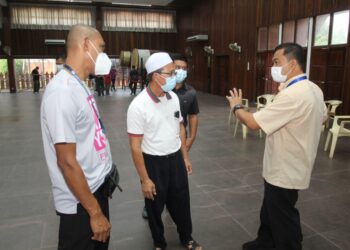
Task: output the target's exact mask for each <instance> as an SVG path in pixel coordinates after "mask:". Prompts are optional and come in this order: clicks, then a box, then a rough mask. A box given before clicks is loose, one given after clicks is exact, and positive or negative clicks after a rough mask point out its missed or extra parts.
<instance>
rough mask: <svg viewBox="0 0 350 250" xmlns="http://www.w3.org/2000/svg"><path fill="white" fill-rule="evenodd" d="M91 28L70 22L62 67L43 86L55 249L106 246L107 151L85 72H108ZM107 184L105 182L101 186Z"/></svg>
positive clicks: (101, 249) (99, 40)
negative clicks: (56, 233)
mask: <svg viewBox="0 0 350 250" xmlns="http://www.w3.org/2000/svg"><path fill="white" fill-rule="evenodd" d="M104 48H105V43H104V41H103V38H102V36H101V34H100V33H99V32H98V31H97V30H96V29H94V28H92V27H89V26H85V25H75V26H73V27H72V28H71V30H70V31H69V34H68V38H67V60H66V64H65V65H64V70H61V71H60V72H59V73H58V74H56V75H55V76H54V78H53V79H52V80H51V82H50V84H49V85H48V87H47V88H46V90H45V93H44V96H43V99H42V103H41V112H40V122H41V130H42V137H43V144H44V152H45V158H46V162H47V165H48V169H49V175H50V178H51V182H52V191H53V199H54V202H55V208H56V213H57V215H58V216H59V217H60V225H59V239H58V249H59V250H87V249H89V250H108V243H109V238H110V237H109V236H110V231H111V224H110V223H109V204H108V203H109V201H108V196H110V195H109V194H108V195H106V194H107V193H106V192H108V190H109V188H107V187H108V185H107V184H109V182H108V181H107V180H108V176H109V175H110V172H111V170H113V164H112V156H111V150H110V147H109V142H108V139H107V136H106V132H105V129H104V126H103V124H102V120H101V117H100V113H99V111H98V108H97V105H96V102H95V99H94V96H93V94H91V92H90V90H89V89H88V87H87V86H86V84H85V79H87V77H88V76H89V74H93V75H104V74H108V73H109V70H110V67H111V64H112V63H111V61H110V59H109V58H108V56H107V55H106V54H105V53H103V51H104ZM106 185H107V186H106Z"/></svg>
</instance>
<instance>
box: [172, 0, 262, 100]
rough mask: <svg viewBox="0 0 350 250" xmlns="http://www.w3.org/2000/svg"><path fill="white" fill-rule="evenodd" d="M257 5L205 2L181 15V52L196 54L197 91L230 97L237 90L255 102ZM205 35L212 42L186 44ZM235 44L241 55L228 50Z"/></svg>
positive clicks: (192, 66)
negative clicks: (211, 51)
mask: <svg viewBox="0 0 350 250" xmlns="http://www.w3.org/2000/svg"><path fill="white" fill-rule="evenodd" d="M256 3H257V1H240V0H216V1H211V0H202V1H196V2H195V4H194V6H193V8H190V9H187V10H183V11H179V12H178V14H177V16H178V31H179V32H178V37H177V51H178V52H180V53H184V52H185V50H186V48H191V50H192V57H191V58H190V74H189V82H190V83H191V84H192V85H194V86H195V88H197V89H198V90H202V91H205V92H211V93H215V94H220V95H226V94H227V93H224V92H226V91H227V90H226V89H229V88H232V87H234V86H235V87H240V88H242V89H243V92H244V95H245V97H247V98H249V99H253V98H255V97H254V95H255V88H256V86H255V73H254V72H255V56H256V55H255V51H256V42H257V34H256V24H257V21H256V15H255V14H256V13H255V10H256ZM201 33H204V34H208V35H209V40H208V41H205V42H192V43H187V42H186V41H185V39H186V37H188V36H191V35H196V34H201ZM233 42H237V43H238V44H239V45H240V46H241V47H242V52H241V53H237V52H233V51H231V50H230V49H229V48H228V45H229V44H230V43H233ZM207 45H210V46H211V47H212V48H213V49H214V55H213V56H212V57H211V64H210V66H211V68H210V69H208V64H207V63H208V60H207V56H206V53H205V52H204V50H203V46H207ZM248 62H249V70H247V65H248ZM217 63H219V66H218V65H217ZM224 67H226V69H224ZM220 72H227V77H221V76H218V75H219V74H220ZM225 74H226V73H225ZM224 78H227V79H224ZM218 79H219V80H218ZM210 81H211V83H208V82H210ZM216 81H220V83H218V82H216ZM218 84H222V85H223V86H224V87H222V88H221V87H220V88H219V89H217V90H215V89H214V88H213V87H214V86H217V85H218Z"/></svg>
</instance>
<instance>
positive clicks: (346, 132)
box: [324, 115, 350, 159]
mask: <svg viewBox="0 0 350 250" xmlns="http://www.w3.org/2000/svg"><path fill="white" fill-rule="evenodd" d="M347 124H349V125H350V115H339V116H338V115H337V116H335V117H334V120H333V125H332V128H331V129H330V130H328V135H327V139H326V144H325V146H324V151H327V150H328V146H329V142H330V140H331V138H332V143H331V148H330V151H329V158H331V159H333V155H334V150H335V146H336V144H337V140H338V137H342V136H349V137H350V129H349V128H345V125H347Z"/></svg>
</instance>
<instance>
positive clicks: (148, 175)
mask: <svg viewBox="0 0 350 250" xmlns="http://www.w3.org/2000/svg"><path fill="white" fill-rule="evenodd" d="M145 67H146V70H147V73H148V75H149V77H150V83H149V85H148V87H147V88H146V89H144V90H143V91H142V92H141V93H140V94H139V95H138V96H137V97H136V98H135V99H134V100H133V101H132V103H131V104H130V106H129V109H128V114H127V130H128V134H129V141H130V147H131V152H132V157H133V160H134V164H135V167H136V170H137V172H138V174H139V177H140V180H141V189H142V192H143V195H144V197H145V204H146V210H147V214H148V223H149V227H150V229H151V233H152V238H153V243H154V249H156V250H162V249H165V248H166V245H167V243H166V240H165V238H164V225H163V222H162V217H161V216H162V212H163V209H164V206H165V205H166V207H167V209H168V211H169V213H170V215H171V217H172V219H173V220H174V222H175V224H176V226H177V231H178V233H179V238H180V241H181V243H182V244H183V245H184V247H185V248H186V249H192V250H200V249H201V246H200V245H199V244H198V243H197V242H196V241H194V240H193V238H192V219H191V210H190V194H189V186H188V174H190V173H191V172H192V165H191V163H190V162H189V159H188V153H187V149H186V137H185V127H184V126H183V124H182V123H183V118H182V116H181V110H180V103H179V99H178V97H177V96H176V94H175V93H174V92H172V91H171V90H172V89H173V88H174V87H175V85H176V79H175V66H174V64H173V61H172V60H171V58H170V56H169V55H168V54H167V53H164V52H159V53H155V54H152V55H151V56H150V57H149V58H148V60H147V62H146V64H145Z"/></svg>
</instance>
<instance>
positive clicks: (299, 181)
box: [227, 43, 327, 250]
mask: <svg viewBox="0 0 350 250" xmlns="http://www.w3.org/2000/svg"><path fill="white" fill-rule="evenodd" d="M272 60H273V67H272V69H271V75H272V78H273V79H274V81H275V82H279V83H282V84H281V85H280V88H279V90H280V92H279V93H278V94H277V95H276V96H275V98H274V100H273V102H272V103H271V104H269V105H267V106H266V107H265V108H263V109H261V110H260V111H258V112H256V113H254V114H252V113H249V112H247V111H245V110H244V109H243V106H242V92H241V90H239V91H238V92H237V90H236V89H233V91H230V96H228V97H227V99H228V101H229V102H230V106H231V108H232V109H233V112H234V113H235V115H236V116H237V117H238V119H240V120H241V122H243V123H244V124H245V125H246V126H247V127H249V128H250V129H255V130H257V129H262V130H263V131H264V132H265V133H266V144H265V153H264V161H263V177H264V187H265V190H264V200H263V204H262V208H261V211H260V220H261V224H260V228H259V231H258V237H257V239H256V240H254V241H251V242H247V243H245V244H243V250H259V249H267V250H269V249H271V250H272V249H278V250H301V249H302V238H303V236H302V232H301V226H300V216H299V212H298V210H297V208H296V207H295V205H296V202H297V200H298V191H299V190H302V189H306V188H308V187H309V184H310V178H311V172H312V168H313V165H314V162H315V158H316V153H317V148H318V143H319V139H320V135H321V127H322V123H323V122H324V121H325V120H326V118H327V109H326V106H325V104H324V100H323V93H322V91H321V89H320V88H319V87H318V86H317V85H315V84H314V83H313V82H311V81H309V80H308V79H307V77H306V75H305V73H304V71H303V69H304V66H305V57H304V51H303V49H302V47H301V46H300V45H298V44H295V43H286V44H281V45H279V46H278V47H277V48H276V49H275V51H274V56H273V59H272Z"/></svg>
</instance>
